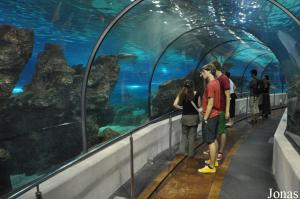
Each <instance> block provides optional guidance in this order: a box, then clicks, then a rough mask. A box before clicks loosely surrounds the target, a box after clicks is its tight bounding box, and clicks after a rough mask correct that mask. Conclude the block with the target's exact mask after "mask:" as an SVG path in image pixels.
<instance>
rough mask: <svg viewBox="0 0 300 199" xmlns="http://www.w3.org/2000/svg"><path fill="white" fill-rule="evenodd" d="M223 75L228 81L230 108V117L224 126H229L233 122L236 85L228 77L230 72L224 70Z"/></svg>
mask: <svg viewBox="0 0 300 199" xmlns="http://www.w3.org/2000/svg"><path fill="white" fill-rule="evenodd" d="M225 75H226V76H227V77H228V79H229V81H230V108H229V114H230V118H229V120H228V122H227V123H226V126H228V127H231V126H232V125H233V123H234V117H235V99H236V98H237V95H236V86H235V84H234V83H233V81H232V80H231V79H230V72H226V73H225Z"/></svg>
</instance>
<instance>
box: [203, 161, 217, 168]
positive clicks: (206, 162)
mask: <svg viewBox="0 0 300 199" xmlns="http://www.w3.org/2000/svg"><path fill="white" fill-rule="evenodd" d="M205 164H207V165H209V164H210V160H205ZM218 166H219V162H218V161H215V167H218Z"/></svg>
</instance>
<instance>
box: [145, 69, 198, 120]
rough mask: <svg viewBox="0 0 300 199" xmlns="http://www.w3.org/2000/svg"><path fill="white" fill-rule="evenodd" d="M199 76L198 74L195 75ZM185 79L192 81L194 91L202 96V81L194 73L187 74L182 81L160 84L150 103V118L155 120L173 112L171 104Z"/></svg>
mask: <svg viewBox="0 0 300 199" xmlns="http://www.w3.org/2000/svg"><path fill="white" fill-rule="evenodd" d="M196 74H199V73H196ZM186 79H190V80H193V81H194V85H195V90H196V91H197V92H199V93H200V95H202V92H203V80H202V78H200V76H199V75H195V74H194V72H191V73H189V74H188V75H187V76H186V77H184V78H183V79H176V80H170V81H167V82H165V83H163V84H161V85H160V86H159V88H158V91H157V93H156V95H155V96H154V98H153V99H152V101H151V117H152V118H155V117H158V116H160V115H163V114H165V113H168V112H170V111H173V110H175V108H174V107H173V102H174V100H175V98H176V96H177V94H178V93H179V91H180V89H181V88H182V85H183V82H184V80H186Z"/></svg>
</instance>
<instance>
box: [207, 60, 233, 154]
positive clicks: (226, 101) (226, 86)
mask: <svg viewBox="0 0 300 199" xmlns="http://www.w3.org/2000/svg"><path fill="white" fill-rule="evenodd" d="M211 64H212V65H214V66H215V67H216V74H215V76H216V78H217V80H218V81H219V83H220V88H221V98H220V100H221V112H220V117H219V124H218V137H219V152H218V156H217V160H222V158H223V152H224V148H225V144H226V126H225V124H226V122H225V119H226V120H228V119H229V117H230V113H229V109H230V81H229V79H228V77H227V76H226V75H224V74H223V73H222V67H221V64H220V63H219V62H218V61H216V60H215V61H212V62H211Z"/></svg>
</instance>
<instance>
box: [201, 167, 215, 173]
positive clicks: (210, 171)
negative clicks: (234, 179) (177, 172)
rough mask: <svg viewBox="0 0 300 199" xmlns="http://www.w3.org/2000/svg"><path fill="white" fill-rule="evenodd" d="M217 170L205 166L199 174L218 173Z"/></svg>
mask: <svg viewBox="0 0 300 199" xmlns="http://www.w3.org/2000/svg"><path fill="white" fill-rule="evenodd" d="M216 171H217V169H216V167H214V168H210V167H209V166H205V167H203V168H201V169H198V172H199V173H216Z"/></svg>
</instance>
